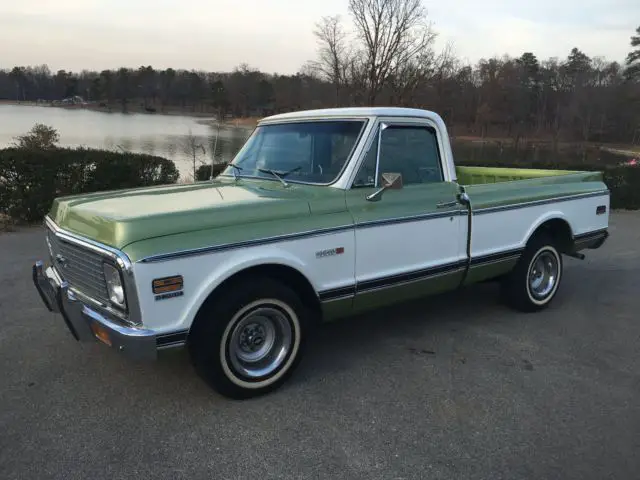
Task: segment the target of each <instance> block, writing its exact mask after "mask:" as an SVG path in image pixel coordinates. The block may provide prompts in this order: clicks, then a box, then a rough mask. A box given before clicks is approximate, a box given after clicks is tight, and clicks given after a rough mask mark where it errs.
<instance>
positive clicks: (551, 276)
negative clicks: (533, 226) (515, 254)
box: [501, 232, 563, 312]
mask: <svg viewBox="0 0 640 480" xmlns="http://www.w3.org/2000/svg"><path fill="white" fill-rule="evenodd" d="M562 269H563V262H562V255H561V253H560V252H559V251H558V248H557V247H556V246H555V244H554V242H553V239H552V237H550V236H549V235H547V234H546V233H544V232H540V233H537V234H534V236H533V237H532V238H531V239H530V240H529V242H528V244H527V246H526V248H525V250H524V253H523V254H522V256H521V257H520V259H519V260H518V263H517V264H516V266H515V267H514V268H513V270H512V271H511V272H510V273H509V274H508V275H507V276H505V277H504V279H503V281H502V285H501V286H502V296H503V299H504V301H505V302H506V303H507V304H508V305H509V306H510V307H511V308H514V309H515V310H519V311H522V312H535V311H539V310H542V309H544V308H546V307H548V306H549V304H550V303H551V301H552V300H553V299H554V297H555V295H556V293H557V292H558V287H559V286H560V280H561V279H562Z"/></svg>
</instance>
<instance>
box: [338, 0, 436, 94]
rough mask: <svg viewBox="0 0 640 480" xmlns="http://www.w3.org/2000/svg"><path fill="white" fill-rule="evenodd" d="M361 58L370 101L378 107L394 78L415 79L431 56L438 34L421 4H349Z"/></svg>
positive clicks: (387, 0) (386, 0) (376, 0)
mask: <svg viewBox="0 0 640 480" xmlns="http://www.w3.org/2000/svg"><path fill="white" fill-rule="evenodd" d="M349 12H350V13H351V16H352V17H353V20H354V24H355V28H356V34H357V36H358V38H359V39H360V40H361V41H362V42H363V43H364V47H363V51H362V58H363V60H364V61H363V67H364V71H363V72H362V74H363V75H364V77H365V82H366V86H367V101H368V103H369V104H372V105H373V104H375V102H376V98H377V97H378V94H379V93H380V91H381V90H382V88H383V86H384V84H385V83H386V82H387V80H388V79H389V77H390V76H392V75H394V74H395V75H402V74H405V73H411V74H412V75H415V73H416V72H417V70H419V68H420V64H421V62H422V61H424V60H425V59H428V57H429V55H430V54H431V53H430V52H432V45H433V41H434V40H435V34H434V33H433V31H432V29H431V25H430V24H429V23H428V22H427V12H426V10H425V8H424V7H423V6H422V3H421V0H349Z"/></svg>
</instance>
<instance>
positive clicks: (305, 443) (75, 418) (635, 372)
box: [0, 212, 640, 480]
mask: <svg viewBox="0 0 640 480" xmlns="http://www.w3.org/2000/svg"><path fill="white" fill-rule="evenodd" d="M610 232H611V237H610V238H609V240H608V241H607V243H606V244H605V245H604V246H603V247H602V248H601V249H600V250H597V251H587V252H586V253H587V259H586V260H584V261H580V260H575V259H571V258H569V259H566V264H565V265H566V269H565V276H564V278H563V281H562V284H561V287H560V290H559V293H558V296H557V297H556V299H555V300H554V303H553V304H552V305H551V307H550V308H549V309H548V310H547V311H545V312H543V313H538V314H528V315H527V314H518V313H514V312H512V311H510V310H508V309H507V308H506V307H504V306H502V305H501V304H500V303H499V302H498V296H497V288H496V286H495V285H492V284H483V285H479V286H474V287H470V288H468V289H465V290H464V291H461V292H456V293H453V294H447V295H444V296H439V297H435V298H432V299H428V300H423V301H419V302H412V303H411V304H407V305H403V306H402V307H400V308H398V307H396V308H391V309H386V310H384V311H380V312H376V313H375V314H369V315H366V316H362V317H358V318H353V319H349V320H346V321H342V322H337V323H334V324H329V325H325V326H323V327H322V328H320V330H319V332H318V333H317V336H316V337H315V338H314V340H313V342H312V344H311V345H310V348H309V350H308V351H307V355H306V357H305V359H304V361H303V362H302V363H301V365H300V367H299V369H298V370H297V371H296V374H295V375H294V376H293V377H292V378H291V380H290V381H289V383H288V384H286V385H285V386H284V387H283V388H282V389H280V390H278V391H277V392H274V393H272V394H270V395H268V396H265V397H261V398H258V399H253V400H249V401H243V402H239V401H232V400H228V399H225V398H223V397H220V396H218V395H217V394H216V393H215V392H213V391H212V390H209V389H208V388H207V386H206V385H205V384H204V383H203V382H202V381H201V380H200V379H199V378H198V377H197V376H196V375H195V373H194V371H193V369H192V367H191V366H190V364H189V362H188V359H187V356H186V354H185V353H184V352H183V351H175V352H171V353H166V354H165V355H163V356H162V357H161V358H160V359H159V360H158V361H157V362H156V363H151V364H144V363H142V364H140V363H133V362H130V361H128V360H127V359H126V358H123V357H120V356H118V355H117V354H115V353H114V352H112V351H110V350H109V349H108V348H106V347H104V346H102V345H100V344H98V343H96V344H79V343H77V342H76V341H75V340H73V338H72V337H71V335H70V334H69V333H68V331H67V330H66V327H65V326H64V323H63V322H62V319H61V318H60V317H58V316H55V315H52V314H50V313H48V312H47V311H46V310H45V308H44V306H43V305H42V304H41V301H40V299H39V297H38V294H37V292H36V291H35V290H34V288H33V287H32V283H31V265H32V263H33V262H34V261H35V260H37V259H39V258H44V256H45V253H46V248H45V244H44V237H43V230H42V229H41V228H28V229H24V230H20V231H17V232H14V233H1V234H0V478H2V479H4V480H9V479H20V480H22V479H53V478H55V479H92V480H93V479H101V478H110V479H111V478H118V479H125V478H132V479H133V478H135V479H146V478H153V479H162V478H167V479H245V478H246V479H260V480H262V479H271V478H279V479H289V478H295V479H303V478H317V479H351V478H354V479H385V480H390V479H455V480H459V479H491V480H495V479H509V480H516V479H545V480H549V479H562V480H568V479H579V480H586V479H598V480H602V479H609V478H611V479H616V480H626V479H629V480H632V479H637V478H639V476H640V315H639V313H638V312H639V311H640V213H633V212H616V213H614V214H613V215H612V218H611V228H610Z"/></svg>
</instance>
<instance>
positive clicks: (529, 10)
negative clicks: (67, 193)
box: [0, 0, 640, 74]
mask: <svg viewBox="0 0 640 480" xmlns="http://www.w3.org/2000/svg"><path fill="white" fill-rule="evenodd" d="M423 4H424V6H425V7H426V9H427V12H428V15H429V19H430V21H431V22H432V24H433V28H434V30H435V32H436V33H437V34H438V37H437V40H436V44H435V47H436V49H438V50H440V49H442V48H443V47H444V46H445V45H447V44H451V45H452V46H453V49H454V52H455V53H456V54H457V55H458V56H459V57H460V58H462V59H463V60H465V61H468V62H471V63H475V62H476V61H478V60H479V59H481V58H489V57H492V56H496V55H497V56H502V55H503V54H509V55H511V56H519V55H521V54H522V53H523V52H525V51H532V52H533V53H535V54H536V55H537V56H538V58H539V59H546V58H548V57H559V58H565V57H566V56H567V55H568V53H569V52H570V50H571V49H572V48H573V47H578V48H580V49H581V50H582V51H584V52H585V53H586V54H587V55H589V56H592V57H596V56H601V57H605V58H606V59H608V60H616V61H619V62H623V61H624V58H625V56H626V55H627V53H628V52H629V50H630V49H631V47H630V45H629V43H630V37H631V35H633V34H634V31H635V29H636V28H637V27H638V26H640V0H483V1H482V2H479V1H478V0H423ZM347 5H348V0H320V1H318V0H236V1H229V0H225V1H223V0H0V68H11V67H13V66H14V65H24V66H26V65H41V64H47V65H49V67H50V68H51V69H52V70H58V69H66V70H72V71H79V70H82V69H89V70H101V69H105V68H118V67H121V66H126V67H133V68H137V67H139V66H140V65H152V66H153V67H155V68H167V67H173V68H176V69H177V68H186V69H197V70H206V71H231V70H232V69H233V68H234V67H236V66H237V65H239V64H241V63H247V64H248V65H250V66H251V67H254V68H259V69H260V70H262V71H265V72H269V73H281V74H286V73H295V72H296V71H298V70H299V69H300V68H301V67H302V65H303V64H304V63H305V62H306V61H308V60H311V59H313V58H314V57H315V54H316V48H317V47H316V40H315V38H314V36H313V33H312V31H313V28H314V23H315V22H316V21H318V20H319V19H320V18H321V17H322V16H325V15H336V14H338V15H341V16H342V17H343V20H344V22H345V25H346V26H347V27H348V26H349V25H350V19H349V15H348V10H347Z"/></svg>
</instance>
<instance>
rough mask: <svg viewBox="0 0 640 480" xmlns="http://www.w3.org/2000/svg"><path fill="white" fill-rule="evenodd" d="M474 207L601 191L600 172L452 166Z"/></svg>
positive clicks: (519, 202) (601, 177) (601, 175)
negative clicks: (454, 167)
mask: <svg viewBox="0 0 640 480" xmlns="http://www.w3.org/2000/svg"><path fill="white" fill-rule="evenodd" d="M456 174H457V177H458V183H459V184H460V185H463V186H464V187H465V189H466V191H467V193H468V194H469V196H470V198H471V203H472V205H474V208H492V207H499V206H506V205H512V204H521V203H525V202H536V201H539V200H550V199H554V198H561V197H569V196H573V195H581V194H588V193H595V192H602V191H603V188H602V181H603V174H602V172H597V171H596V172H587V171H578V170H541V169H532V168H531V169H530V168H494V167H472V166H464V167H460V166H458V167H456Z"/></svg>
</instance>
